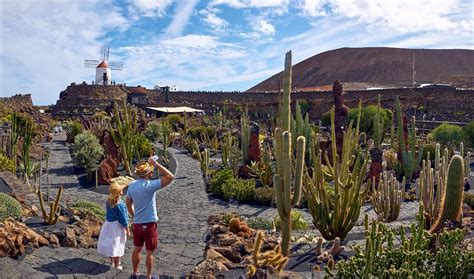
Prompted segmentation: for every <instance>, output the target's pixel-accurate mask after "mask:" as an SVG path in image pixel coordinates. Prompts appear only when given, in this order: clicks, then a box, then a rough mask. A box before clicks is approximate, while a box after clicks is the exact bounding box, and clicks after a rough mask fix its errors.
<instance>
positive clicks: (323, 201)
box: [304, 102, 368, 240]
mask: <svg viewBox="0 0 474 279" xmlns="http://www.w3.org/2000/svg"><path fill="white" fill-rule="evenodd" d="M361 105H362V102H359V107H360V106H361ZM360 111H361V110H359V117H358V119H360ZM359 123H360V120H358V121H357V126H356V128H353V127H352V123H351V124H350V125H349V126H348V129H347V131H346V132H345V134H344V139H343V148H342V153H341V157H339V155H337V151H336V148H337V147H336V135H335V130H334V128H333V127H334V108H333V109H332V110H331V127H332V128H331V138H332V142H331V145H332V146H331V147H332V154H333V156H332V162H331V161H330V160H329V158H328V154H327V151H326V152H325V153H323V152H322V151H320V152H319V154H318V156H317V158H316V160H315V164H314V166H313V168H312V172H313V174H312V177H310V176H309V174H308V172H307V173H306V175H305V183H304V194H305V197H306V200H307V202H308V209H309V212H310V213H311V216H312V218H313V224H314V225H315V227H316V228H317V229H318V230H319V231H320V232H321V234H322V236H323V237H324V238H325V239H327V240H332V239H335V238H336V237H339V238H341V239H343V238H344V237H346V235H347V234H348V233H349V231H350V230H351V229H352V227H353V226H354V225H355V224H356V221H357V219H358V218H359V215H360V208H361V206H362V204H363V203H364V201H365V197H366V195H367V191H368V187H364V186H363V184H364V183H363V179H364V177H365V171H366V169H367V162H368V154H367V152H365V153H364V154H362V152H361V150H360V147H359V146H358V140H359ZM354 154H355V155H354ZM321 157H324V159H325V162H326V166H327V167H328V170H329V173H330V175H331V176H332V180H333V181H334V190H335V198H334V200H332V199H330V198H329V195H328V192H327V190H326V184H327V182H326V181H325V179H324V172H323V165H322V158H321Z"/></svg>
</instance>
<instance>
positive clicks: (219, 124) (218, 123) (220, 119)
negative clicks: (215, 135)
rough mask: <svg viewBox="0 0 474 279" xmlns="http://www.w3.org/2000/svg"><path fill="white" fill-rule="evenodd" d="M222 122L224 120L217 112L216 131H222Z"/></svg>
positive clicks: (220, 113)
mask: <svg viewBox="0 0 474 279" xmlns="http://www.w3.org/2000/svg"><path fill="white" fill-rule="evenodd" d="M223 121H224V119H223V116H222V112H221V111H219V112H218V113H217V129H218V131H220V130H222V123H223Z"/></svg>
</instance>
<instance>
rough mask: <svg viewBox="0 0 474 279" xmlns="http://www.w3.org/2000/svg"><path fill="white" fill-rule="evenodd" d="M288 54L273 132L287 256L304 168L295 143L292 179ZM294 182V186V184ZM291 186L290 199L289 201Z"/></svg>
mask: <svg viewBox="0 0 474 279" xmlns="http://www.w3.org/2000/svg"><path fill="white" fill-rule="evenodd" d="M290 93H291V51H290V52H288V53H286V56H285V69H284V71H283V94H282V97H281V104H280V108H279V112H278V115H279V127H278V128H276V129H275V158H276V172H275V174H274V175H273V185H274V187H275V197H276V202H277V208H278V215H279V216H280V220H281V234H282V243H281V246H282V253H283V255H285V256H287V255H288V254H289V249H290V237H291V206H292V205H295V204H297V203H298V202H299V200H300V195H301V183H302V175H303V167H304V154H305V145H306V143H305V138H304V137H302V136H300V137H298V139H297V148H296V149H297V152H296V168H295V172H294V176H293V177H292V170H293V166H292V162H293V160H292V158H293V150H292V143H291V132H290V131H291V126H290V119H291V110H290V103H291V97H290ZM293 180H294V182H293ZM292 186H293V191H294V194H293V199H292V198H291V194H292Z"/></svg>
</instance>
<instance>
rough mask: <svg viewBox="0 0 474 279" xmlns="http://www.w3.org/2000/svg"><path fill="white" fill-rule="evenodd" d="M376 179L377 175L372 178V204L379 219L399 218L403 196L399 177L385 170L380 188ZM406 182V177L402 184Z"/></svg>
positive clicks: (389, 220) (390, 219)
mask: <svg viewBox="0 0 474 279" xmlns="http://www.w3.org/2000/svg"><path fill="white" fill-rule="evenodd" d="M374 180H375V177H373V178H372V204H373V206H374V210H375V213H376V214H377V216H378V217H379V220H380V221H382V222H392V221H395V220H397V218H398V215H399V214H400V204H401V201H402V197H403V192H402V191H401V190H400V186H399V183H398V180H397V178H396V177H395V176H394V175H393V173H391V172H390V173H387V172H383V174H382V177H381V179H380V183H379V187H378V189H377V187H375V185H376V184H375V181H374ZM404 182H405V178H403V182H402V185H405V183H404Z"/></svg>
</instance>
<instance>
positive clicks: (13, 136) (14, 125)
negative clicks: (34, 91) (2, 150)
mask: <svg viewBox="0 0 474 279" xmlns="http://www.w3.org/2000/svg"><path fill="white" fill-rule="evenodd" d="M19 136H20V134H19V133H18V115H17V113H16V112H15V111H14V112H12V114H11V127H10V144H9V156H10V159H11V160H12V161H13V170H12V173H13V174H15V175H16V167H17V150H18V146H17V143H18V138H19Z"/></svg>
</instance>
